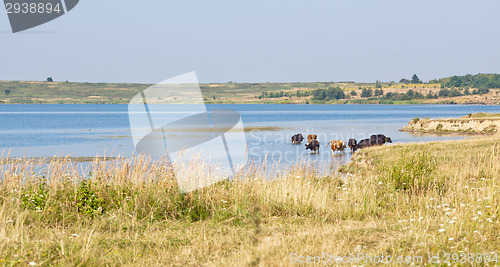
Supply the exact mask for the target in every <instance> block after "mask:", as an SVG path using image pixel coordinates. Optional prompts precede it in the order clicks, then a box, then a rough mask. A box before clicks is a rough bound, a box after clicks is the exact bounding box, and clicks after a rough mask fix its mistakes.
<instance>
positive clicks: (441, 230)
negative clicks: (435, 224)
mask: <svg viewBox="0 0 500 267" xmlns="http://www.w3.org/2000/svg"><path fill="white" fill-rule="evenodd" d="M444 231H446V229H439V230H438V232H440V233H442V232H444Z"/></svg>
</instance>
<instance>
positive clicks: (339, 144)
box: [292, 133, 392, 156]
mask: <svg viewBox="0 0 500 267" xmlns="http://www.w3.org/2000/svg"><path fill="white" fill-rule="evenodd" d="M303 140H304V137H303V136H302V134H300V133H299V134H296V135H294V136H292V144H300V143H302V141H303ZM385 143H392V140H391V138H390V137H387V136H385V135H383V134H374V135H372V136H370V139H363V140H361V141H359V143H358V141H357V140H356V139H349V142H348V143H347V146H348V147H349V148H350V149H351V151H352V152H355V151H356V150H358V149H361V148H365V147H369V146H376V145H383V144H385ZM305 146H306V150H307V149H310V150H311V153H319V146H320V144H319V141H318V136H317V135H315V134H310V135H308V136H307V144H306V145H305ZM329 146H330V148H331V149H332V156H333V153H334V152H336V151H340V152H344V151H345V148H346V142H344V141H342V140H331V141H330V142H328V144H327V145H326V147H327V148H328V147H329Z"/></svg>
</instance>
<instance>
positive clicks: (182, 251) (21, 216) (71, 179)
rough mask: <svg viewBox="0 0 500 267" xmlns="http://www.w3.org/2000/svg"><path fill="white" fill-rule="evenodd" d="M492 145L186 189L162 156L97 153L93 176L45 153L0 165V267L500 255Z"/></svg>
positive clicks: (372, 155)
mask: <svg viewBox="0 0 500 267" xmlns="http://www.w3.org/2000/svg"><path fill="white" fill-rule="evenodd" d="M499 141H500V138H499V137H498V136H490V137H481V138H473V139H467V140H460V141H446V142H433V143H423V144H405V145H390V146H384V147H374V148H368V149H366V150H360V151H358V152H357V153H356V155H355V156H354V158H353V161H352V162H351V163H349V164H348V165H346V166H344V167H342V172H343V173H339V174H338V175H334V176H324V175H321V174H318V173H315V172H314V171H312V170H311V169H309V168H307V166H301V165H298V166H297V167H296V168H294V169H292V170H290V171H289V172H288V173H286V174H283V175H282V177H280V179H278V180H275V181H266V180H265V179H264V178H263V177H262V175H261V174H260V172H259V170H258V169H257V170H253V171H249V172H247V173H246V174H244V175H242V176H241V177H239V178H238V179H235V181H233V182H222V183H218V184H216V185H213V186H211V187H208V188H205V189H203V190H199V191H196V192H192V193H188V194H181V193H180V192H179V191H178V189H177V186H176V182H175V178H174V176H173V173H172V170H171V169H170V168H169V167H167V166H165V163H164V162H150V161H148V160H147V159H145V158H141V157H138V158H133V159H115V160H111V161H104V160H102V159H97V160H96V161H94V162H93V163H92V166H91V169H90V173H91V176H92V179H91V181H90V182H82V180H81V177H79V175H78V172H77V171H76V170H75V169H74V168H75V167H73V166H74V162H72V161H71V159H61V158H59V159H54V160H53V161H52V162H50V163H49V164H48V166H49V168H48V170H49V171H48V172H47V174H46V175H45V176H34V175H33V174H32V169H33V166H36V165H37V164H39V163H38V162H37V161H35V160H33V161H28V162H26V161H22V162H21V161H14V162H11V163H10V164H5V163H4V164H1V168H0V172H1V174H2V176H4V180H3V181H2V182H1V183H0V264H5V265H12V264H14V265H15V264H27V263H30V262H34V263H36V264H38V265H103V264H104V265H117V264H120V265H158V264H162V265H165V264H169V265H178V266H180V265H183V266H184V265H201V264H203V265H230V266H242V265H259V264H263V265H271V264H272V265H289V264H290V263H291V260H293V259H292V258H291V256H290V254H292V253H296V254H297V255H304V256H306V255H311V256H314V255H322V253H325V252H326V253H329V254H332V255H342V256H344V255H348V254H349V253H358V252H360V253H368V254H370V255H372V256H375V255H380V254H384V255H392V256H397V255H405V256H407V255H409V256H423V258H424V260H425V261H424V264H426V260H427V255H428V254H429V253H432V254H435V253H438V252H439V253H441V256H443V253H444V252H451V253H453V252H457V253H458V252H465V253H486V252H487V253H489V252H496V253H500V243H498V242H497V240H498V238H499V237H500V236H499V233H500V221H499V220H498V218H499V216H500V206H499V204H500V203H499V201H500V188H499V186H500V180H499V177H500V147H499V145H498V143H499ZM43 164H46V163H43ZM464 166H466V167H464ZM49 176H50V179H49V178H48V177H49ZM442 259H443V258H442ZM360 264H361V263H360ZM497 264H498V263H497Z"/></svg>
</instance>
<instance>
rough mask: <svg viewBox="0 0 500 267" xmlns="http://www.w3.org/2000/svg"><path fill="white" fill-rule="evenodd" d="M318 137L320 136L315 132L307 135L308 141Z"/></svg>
mask: <svg viewBox="0 0 500 267" xmlns="http://www.w3.org/2000/svg"><path fill="white" fill-rule="evenodd" d="M316 139H318V136H317V135H315V134H310V135H308V136H307V143H311V141H312V140H316Z"/></svg>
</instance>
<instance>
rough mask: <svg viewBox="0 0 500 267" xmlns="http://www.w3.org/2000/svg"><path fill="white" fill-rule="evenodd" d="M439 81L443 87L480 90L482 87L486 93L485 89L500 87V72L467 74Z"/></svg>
mask: <svg viewBox="0 0 500 267" xmlns="http://www.w3.org/2000/svg"><path fill="white" fill-rule="evenodd" d="M435 81H436V80H435ZM438 81H439V83H441V87H442V88H478V90H479V89H482V91H481V92H482V93H485V89H490V88H500V74H476V75H471V74H467V75H464V76H452V77H449V78H443V79H439V80H438Z"/></svg>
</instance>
